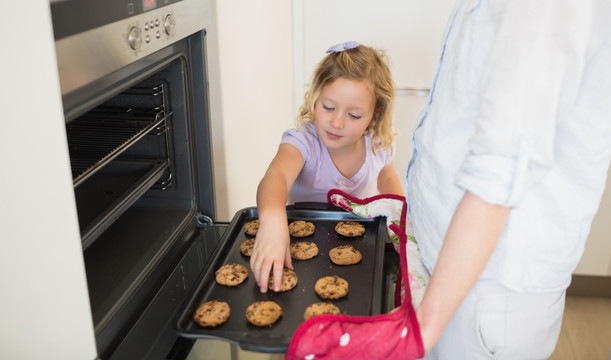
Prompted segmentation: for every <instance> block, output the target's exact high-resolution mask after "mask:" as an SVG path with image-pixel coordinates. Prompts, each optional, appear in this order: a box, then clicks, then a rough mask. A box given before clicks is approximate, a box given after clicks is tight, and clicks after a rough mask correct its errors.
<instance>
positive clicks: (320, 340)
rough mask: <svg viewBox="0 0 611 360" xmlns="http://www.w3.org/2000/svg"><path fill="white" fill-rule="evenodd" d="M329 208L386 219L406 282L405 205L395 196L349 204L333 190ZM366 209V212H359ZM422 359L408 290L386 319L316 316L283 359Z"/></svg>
mask: <svg viewBox="0 0 611 360" xmlns="http://www.w3.org/2000/svg"><path fill="white" fill-rule="evenodd" d="M327 199H328V201H329V203H331V204H333V205H336V206H339V207H341V208H343V209H344V210H347V211H350V212H353V213H355V212H354V211H353V209H354V204H358V205H367V206H364V207H362V206H361V207H360V211H359V213H357V215H359V216H363V217H376V216H385V217H386V222H387V226H388V229H389V234H391V237H393V236H396V237H398V238H399V241H400V244H401V246H400V255H401V275H402V278H403V279H408V276H407V258H406V253H405V252H406V250H405V249H406V246H405V244H406V241H407V234H406V232H405V221H406V220H405V219H406V214H407V203H406V202H405V197H403V196H398V195H378V196H374V197H371V198H366V199H357V198H353V197H351V196H350V195H348V194H346V193H344V192H342V191H340V190H337V189H333V190H331V191H329V193H328V194H327ZM363 209H365V211H363ZM423 356H424V348H423V346H422V339H421V337H420V328H419V326H418V320H417V319H416V313H415V311H414V307H413V305H412V301H411V293H410V287H409V286H406V287H405V299H404V301H403V303H402V304H401V306H400V307H399V308H397V309H395V310H394V311H393V312H391V313H389V314H382V315H374V316H350V315H319V316H315V317H312V318H310V319H309V320H307V321H305V322H303V323H302V324H301V325H300V326H299V327H298V328H297V330H296V331H295V334H293V338H292V339H291V343H290V345H289V348H288V351H287V353H286V355H285V359H287V360H293V359H306V360H314V359H368V360H372V359H385V360H391V359H402V360H409V359H418V358H421V357H423Z"/></svg>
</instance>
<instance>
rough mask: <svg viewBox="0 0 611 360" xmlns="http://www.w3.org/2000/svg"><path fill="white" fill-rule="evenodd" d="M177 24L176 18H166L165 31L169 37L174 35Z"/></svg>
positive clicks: (168, 16) (167, 16)
mask: <svg viewBox="0 0 611 360" xmlns="http://www.w3.org/2000/svg"><path fill="white" fill-rule="evenodd" d="M175 26H176V23H175V22H174V18H173V17H172V15H171V14H168V15H166V16H165V19H164V20H163V28H164V29H165V33H166V34H168V35H174V27H175Z"/></svg>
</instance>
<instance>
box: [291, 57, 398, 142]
mask: <svg viewBox="0 0 611 360" xmlns="http://www.w3.org/2000/svg"><path fill="white" fill-rule="evenodd" d="M338 78H345V79H348V80H357V81H365V82H367V83H368V85H369V86H370V87H371V89H372V92H373V94H374V97H375V106H374V114H373V118H372V120H371V122H370V123H369V126H368V127H367V131H366V132H365V134H369V132H370V131H373V139H372V142H371V146H372V150H373V152H374V153H376V152H377V150H379V149H384V148H390V149H391V151H392V144H393V141H394V137H395V133H394V131H393V125H392V103H393V99H394V95H395V87H394V83H393V80H392V77H391V75H390V69H389V68H388V58H387V56H386V54H385V53H384V52H383V51H381V50H376V49H374V48H371V47H369V46H365V45H359V46H357V47H355V48H352V49H347V50H343V51H338V52H332V53H329V54H328V55H327V56H325V57H324V58H323V59H322V60H321V61H320V62H319V63H318V65H317V67H316V70H314V74H313V75H312V81H311V84H310V88H309V89H308V91H306V93H305V95H304V96H303V104H302V105H301V107H300V108H299V115H298V116H297V122H298V123H299V124H300V125H302V124H305V123H309V122H312V121H314V106H315V104H316V101H317V100H318V97H319V96H320V94H321V93H322V90H323V88H324V87H325V86H327V85H329V84H331V83H332V82H333V81H335V80H337V79H338Z"/></svg>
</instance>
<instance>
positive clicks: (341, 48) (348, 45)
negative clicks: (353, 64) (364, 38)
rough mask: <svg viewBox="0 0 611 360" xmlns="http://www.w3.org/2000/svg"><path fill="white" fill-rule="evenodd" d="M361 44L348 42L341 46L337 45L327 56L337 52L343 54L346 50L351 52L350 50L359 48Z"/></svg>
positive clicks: (328, 51)
mask: <svg viewBox="0 0 611 360" xmlns="http://www.w3.org/2000/svg"><path fill="white" fill-rule="evenodd" d="M359 45H360V44H359V43H357V42H356V41H346V42H344V43H340V44H335V45H333V46H331V47H330V48H329V49H328V50H327V52H326V54H329V53H336V52H342V51H344V50H350V49H354V48H355V47H358V46H359Z"/></svg>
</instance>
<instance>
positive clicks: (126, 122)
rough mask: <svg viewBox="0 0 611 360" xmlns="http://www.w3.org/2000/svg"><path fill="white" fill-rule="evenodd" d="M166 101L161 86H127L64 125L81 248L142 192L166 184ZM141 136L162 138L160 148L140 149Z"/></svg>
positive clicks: (167, 177)
mask: <svg viewBox="0 0 611 360" xmlns="http://www.w3.org/2000/svg"><path fill="white" fill-rule="evenodd" d="M166 103H168V101H167V99H166V92H165V85H164V84H161V85H155V86H146V87H133V88H130V89H128V90H126V91H124V92H122V93H121V94H119V95H117V96H115V97H113V98H112V99H111V100H109V101H107V102H106V103H104V104H102V105H100V106H98V107H96V108H94V109H93V110H91V111H89V112H87V113H86V114H84V115H82V116H80V117H79V118H77V119H75V120H74V121H72V122H70V123H68V124H67V125H66V133H67V137H68V149H69V152H70V162H71V167H72V177H73V184H74V189H75V190H74V191H75V197H76V202H77V210H78V217H79V224H80V229H81V238H82V243H83V248H84V249H86V248H87V247H88V246H89V245H91V244H92V243H93V242H94V241H95V239H96V238H97V237H98V236H99V235H100V234H102V233H103V232H104V231H105V230H106V229H107V228H108V227H109V226H110V225H111V224H112V223H113V222H114V221H115V220H116V219H117V218H118V217H119V216H121V215H122V214H123V213H124V212H125V211H127V209H129V207H130V206H132V205H133V204H134V203H135V202H136V201H137V200H138V199H139V198H140V197H141V196H142V195H143V194H144V193H145V192H146V191H148V190H149V189H151V188H160V189H163V188H166V187H167V186H169V185H168V183H169V182H170V181H171V178H172V176H171V175H172V174H171V170H170V159H169V151H168V150H169V149H168V131H167V129H168V121H169V119H170V116H171V115H172V112H171V111H168V110H167V107H166ZM147 135H151V136H163V138H162V139H161V141H160V142H157V141H154V142H153V143H157V144H159V145H160V146H161V147H160V148H158V149H157V150H154V151H152V152H151V151H150V150H146V151H144V152H142V149H143V148H142V145H136V144H140V143H141V142H145V144H148V145H145V146H144V148H146V149H150V148H151V144H153V143H151V142H149V141H148V140H144V139H143V138H144V137H145V136H147ZM164 176H165V178H162V177H164Z"/></svg>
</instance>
